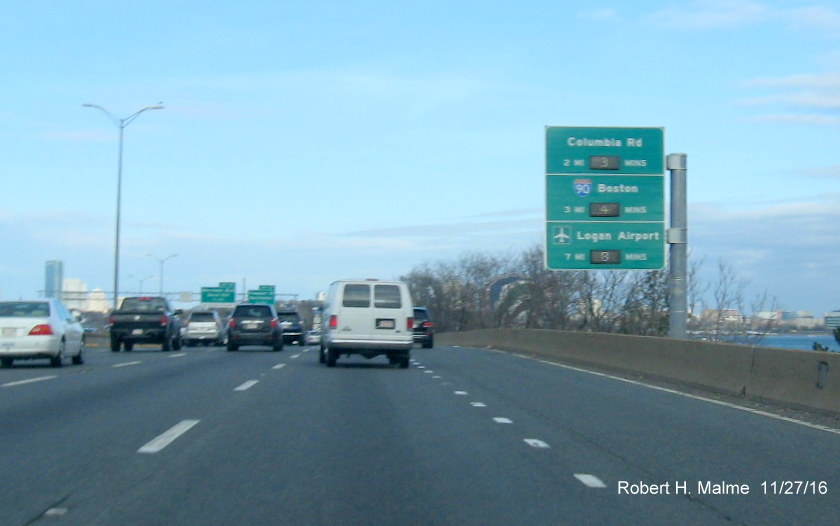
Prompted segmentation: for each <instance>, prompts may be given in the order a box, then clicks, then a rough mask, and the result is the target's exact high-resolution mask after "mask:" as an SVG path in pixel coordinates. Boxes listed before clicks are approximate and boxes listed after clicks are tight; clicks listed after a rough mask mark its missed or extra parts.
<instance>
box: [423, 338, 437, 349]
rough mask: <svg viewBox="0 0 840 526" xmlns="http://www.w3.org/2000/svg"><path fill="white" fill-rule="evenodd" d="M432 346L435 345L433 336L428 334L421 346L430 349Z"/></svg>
mask: <svg viewBox="0 0 840 526" xmlns="http://www.w3.org/2000/svg"><path fill="white" fill-rule="evenodd" d="M434 346H435V337H434V336H429V338H428V339H427V340H426V341H424V342H423V348H424V349H431V348H432V347H434Z"/></svg>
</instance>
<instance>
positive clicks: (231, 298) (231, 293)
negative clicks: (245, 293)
mask: <svg viewBox="0 0 840 526" xmlns="http://www.w3.org/2000/svg"><path fill="white" fill-rule="evenodd" d="M201 303H236V289H235V288H233V289H228V288H222V287H201Z"/></svg>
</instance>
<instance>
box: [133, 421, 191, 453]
mask: <svg viewBox="0 0 840 526" xmlns="http://www.w3.org/2000/svg"><path fill="white" fill-rule="evenodd" d="M197 423H198V420H182V421H181V422H179V423H177V424H175V425H174V426H172V427H171V428H169V430H168V431H166V432H165V433H163V434H162V435H160V436H158V437H157V438H155V439H154V440H152V441H151V442H149V443H148V444H146V445H145V446H143V447H141V448H140V449H138V450H137V452H138V453H157V452H158V451H160V450H162V449H163V448H165V447H166V446H168V445H169V444H171V443H172V442H174V441H175V440H176V439H177V438H178V437H180V436H181V435H183V434H184V433H186V432H187V431H189V430H190V429H192V427H193V426H194V425H196V424H197Z"/></svg>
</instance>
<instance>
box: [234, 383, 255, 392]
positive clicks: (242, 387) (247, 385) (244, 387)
mask: <svg viewBox="0 0 840 526" xmlns="http://www.w3.org/2000/svg"><path fill="white" fill-rule="evenodd" d="M258 383H260V381H259V380H248V381H247V382H245V383H244V384H242V385H240V386H239V387H237V388H236V389H234V391H247V390H248V389H250V388H252V387H254V386H255V385H257V384H258Z"/></svg>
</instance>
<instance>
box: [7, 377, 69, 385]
mask: <svg viewBox="0 0 840 526" xmlns="http://www.w3.org/2000/svg"><path fill="white" fill-rule="evenodd" d="M53 378H58V376H39V377H37V378H30V379H28V380H18V381H17V382H9V383H5V384H3V385H0V387H15V386H16V385H25V384H34V383H35V382H43V381H45V380H52V379H53Z"/></svg>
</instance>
